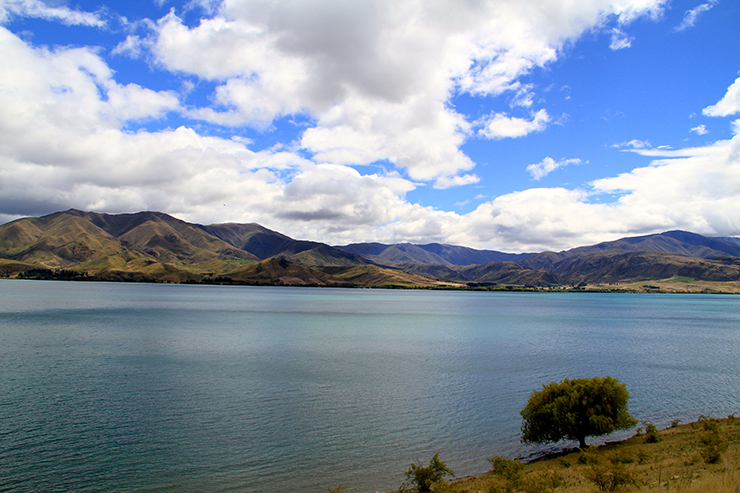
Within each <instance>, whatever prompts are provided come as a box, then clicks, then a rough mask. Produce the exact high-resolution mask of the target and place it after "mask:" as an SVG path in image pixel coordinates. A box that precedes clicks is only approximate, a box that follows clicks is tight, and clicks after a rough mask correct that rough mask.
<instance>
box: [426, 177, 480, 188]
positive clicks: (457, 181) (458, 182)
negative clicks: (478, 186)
mask: <svg viewBox="0 0 740 493" xmlns="http://www.w3.org/2000/svg"><path fill="white" fill-rule="evenodd" d="M479 181H480V178H478V177H477V176H476V175H462V176H460V175H457V176H440V177H439V178H437V179H436V180H435V182H434V188H441V189H444V188H452V187H460V186H463V185H472V184H474V183H478V182H479Z"/></svg>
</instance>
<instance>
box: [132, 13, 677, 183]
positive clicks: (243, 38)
mask: <svg viewBox="0 0 740 493" xmlns="http://www.w3.org/2000/svg"><path fill="white" fill-rule="evenodd" d="M663 3H664V0H639V1H638V0H624V1H620V2H611V1H607V0H594V1H591V2H580V3H579V4H578V5H570V4H568V5H563V4H560V3H558V2H545V1H532V2H520V1H516V0H500V1H497V2H464V3H460V2H454V1H448V0H443V1H440V2H418V1H407V2H400V3H399V2H395V1H391V0H372V1H370V0H364V1H358V2H345V1H340V0H326V1H322V2H277V3H276V2H271V1H268V0H252V1H245V0H228V1H224V2H223V3H221V4H220V6H219V8H218V9H217V14H216V15H214V16H213V17H212V18H209V19H203V20H202V21H201V22H200V24H199V25H197V26H194V27H190V26H187V25H186V24H185V23H184V22H183V21H182V20H181V19H180V18H179V17H178V16H177V15H176V14H175V12H174V11H173V12H171V13H170V14H169V15H167V16H166V17H164V18H163V19H161V20H160V21H159V22H158V23H157V26H156V29H155V32H154V34H153V40H152V42H153V46H152V53H153V54H154V56H155V58H156V60H157V63H159V64H160V65H161V66H162V67H165V68H166V69H168V70H171V71H174V72H182V73H187V74H191V75H194V76H197V77H199V78H203V79H207V80H210V81H214V82H216V83H217V84H218V88H217V89H216V92H215V94H214V100H215V102H216V103H217V107H207V108H195V109H193V110H192V111H191V112H190V113H189V116H190V117H192V118H197V119H202V120H205V121H208V122H212V123H217V124H220V125H230V126H238V125H251V126H256V127H258V128H267V127H269V125H270V123H271V122H272V121H274V120H275V119H277V118H281V117H283V116H286V115H291V114H298V113H301V114H305V115H308V116H309V117H311V118H312V119H313V120H314V121H315V122H316V124H315V125H314V126H312V127H311V128H309V129H308V130H307V131H306V132H305V135H304V136H303V138H302V141H301V144H302V145H303V146H304V147H305V149H307V150H309V151H310V152H312V153H314V154H315V156H314V159H315V161H316V162H322V161H328V162H332V163H337V164H363V163H367V162H372V161H374V160H388V161H390V162H392V163H393V164H395V165H396V166H398V167H399V168H400V169H405V170H406V171H407V172H408V173H409V176H410V177H411V178H412V179H417V180H428V181H434V180H438V179H440V178H441V180H440V181H439V182H438V183H442V182H446V183H453V182H460V183H467V182H468V181H469V178H468V179H462V180H451V179H450V178H449V177H452V176H455V175H458V174H459V175H461V176H464V175H469V176H471V175H470V173H469V171H470V170H471V169H472V168H473V166H474V163H472V162H471V160H470V159H469V158H468V157H467V156H465V155H464V154H463V152H462V151H461V150H460V148H461V146H462V145H463V143H464V142H465V140H466V139H467V138H468V137H469V136H470V128H471V122H467V121H466V120H465V117H464V116H463V115H461V114H459V113H457V112H456V111H455V110H454V108H452V107H451V106H450V105H449V104H446V103H447V102H448V101H449V100H450V98H451V97H452V96H453V95H455V94H459V93H465V92H467V93H470V94H474V95H480V96H487V95H498V94H501V93H503V92H505V91H512V92H514V94H515V98H514V102H515V104H516V105H518V106H524V107H531V105H532V88H531V86H528V85H525V84H522V83H521V82H520V80H519V79H520V78H521V76H523V75H525V74H527V73H528V72H529V71H531V70H532V69H534V68H535V67H543V66H545V65H547V64H548V63H551V62H553V61H554V60H556V59H557V58H558V53H559V52H560V50H561V47H562V46H563V45H564V44H565V43H568V42H569V41H572V40H575V39H577V38H578V37H580V36H581V35H582V34H583V33H585V32H589V31H590V30H593V29H601V28H602V27H605V26H608V25H610V24H612V25H613V24H616V25H618V26H619V29H620V30H623V28H624V27H625V26H627V25H628V24H629V23H630V22H632V21H633V20H634V19H636V18H638V17H640V16H644V15H648V16H654V15H657V13H658V12H660V10H661V9H662V4H663ZM620 32H623V31H620ZM132 46H136V45H133V44H132ZM121 50H124V47H121ZM548 122H549V116H548V115H547V113H546V112H545V111H544V110H540V111H539V112H537V113H536V114H534V116H533V119H532V120H525V119H522V118H515V117H508V116H506V115H494V116H493V117H492V118H491V120H490V122H487V123H488V124H487V125H486V126H485V128H484V129H483V130H482V131H481V132H480V135H483V136H486V137H489V138H507V137H520V136H523V135H526V134H528V133H531V132H535V131H541V130H542V129H544V128H545V126H546V124H547V123H548ZM337 137H339V138H341V139H342V140H341V144H337V139H336V138H337Z"/></svg>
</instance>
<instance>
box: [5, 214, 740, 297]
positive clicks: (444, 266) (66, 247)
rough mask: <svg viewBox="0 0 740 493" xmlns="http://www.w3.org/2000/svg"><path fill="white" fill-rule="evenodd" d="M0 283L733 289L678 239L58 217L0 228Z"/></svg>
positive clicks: (710, 257) (719, 270)
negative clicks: (474, 238) (321, 237)
mask: <svg viewBox="0 0 740 493" xmlns="http://www.w3.org/2000/svg"><path fill="white" fill-rule="evenodd" d="M0 276H2V277H41V278H78V279H79V278H82V279H100V280H129V281H149V282H210V283H236V284H268V285H316V286H458V287H477V286H494V285H495V286H505V285H509V286H548V287H555V286H578V285H580V286H584V285H589V286H591V285H602V286H603V285H607V284H626V283H640V282H643V283H644V282H660V281H677V280H678V281H682V282H684V283H687V282H695V283H696V282H714V283H731V284H733V285H734V284H735V283H737V285H738V286H740V240H739V239H738V238H716V237H705V236H702V235H698V234H695V233H690V232H686V231H668V232H665V233H661V234H652V235H646V236H638V237H629V238H623V239H620V240H617V241H611V242H605V243H599V244H597V245H592V246H583V247H579V248H574V249H571V250H566V251H562V252H539V253H520V254H512V253H504V252H497V251H493V250H477V249H473V248H468V247H463V246H455V245H446V244H439V243H430V244H426V245H414V244H409V243H402V244H392V245H388V244H382V243H356V244H351V245H344V246H331V245H327V244H324V243H319V242H313V241H301V240H295V239H293V238H290V237H288V236H286V235H284V234H281V233H278V232H276V231H272V230H270V229H267V228H265V227H263V226H261V225H259V224H254V223H252V224H235V223H229V224H213V225H205V226H204V225H199V224H192V223H187V222H185V221H182V220H179V219H177V218H174V217H172V216H170V215H167V214H164V213H159V212H139V213H135V214H100V213H95V212H84V211H78V210H68V211H63V212H57V213H54V214H50V215H47V216H43V217H38V218H34V217H28V218H23V219H18V220H16V221H12V222H10V223H7V224H4V225H0Z"/></svg>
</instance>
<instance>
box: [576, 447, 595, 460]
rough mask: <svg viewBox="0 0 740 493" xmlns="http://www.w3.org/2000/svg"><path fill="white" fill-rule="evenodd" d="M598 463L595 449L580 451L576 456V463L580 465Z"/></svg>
mask: <svg viewBox="0 0 740 493" xmlns="http://www.w3.org/2000/svg"><path fill="white" fill-rule="evenodd" d="M600 461H601V460H600V458H599V454H598V452H597V449H596V447H588V448H585V449H581V451H580V452H579V454H578V462H579V463H580V464H598V463H599V462H600Z"/></svg>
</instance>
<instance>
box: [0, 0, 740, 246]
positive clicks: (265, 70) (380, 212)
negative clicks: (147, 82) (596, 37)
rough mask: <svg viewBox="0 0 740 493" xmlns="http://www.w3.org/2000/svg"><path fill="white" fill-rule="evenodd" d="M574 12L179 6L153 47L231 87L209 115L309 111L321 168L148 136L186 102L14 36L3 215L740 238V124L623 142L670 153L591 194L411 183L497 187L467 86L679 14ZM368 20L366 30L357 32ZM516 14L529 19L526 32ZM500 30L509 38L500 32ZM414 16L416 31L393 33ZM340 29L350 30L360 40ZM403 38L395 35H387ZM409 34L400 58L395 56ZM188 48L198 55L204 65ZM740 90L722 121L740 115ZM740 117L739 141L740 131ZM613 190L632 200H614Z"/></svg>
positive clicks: (655, 155) (409, 232)
mask: <svg viewBox="0 0 740 493" xmlns="http://www.w3.org/2000/svg"><path fill="white" fill-rule="evenodd" d="M299 3H300V2H299ZM562 4H563V3H562V2H549V3H542V4H540V3H536V2H521V1H513V0H512V1H504V0H502V1H501V2H500V3H499V4H498V8H499V9H501V11H502V12H503V11H507V9H508V12H513V13H514V14H516V15H514V16H513V17H512V16H511V15H510V16H509V17H505V16H504V13H500V12H499V13H496V12H492V11H491V12H488V14H490V18H485V16H481V15H480V12H479V11H476V10H475V9H476V8H479V9H481V8H483V9H485V8H487V7H486V6H485V5H478V4H462V6H459V5H460V4H457V3H456V4H454V5H453V4H451V3H450V4H448V3H445V2H438V3H435V4H433V5H431V6H430V7H429V8H434V9H441V8H443V7H444V8H447V11H446V13H447V14H449V15H445V16H441V15H439V13H438V12H430V11H424V9H418V5H417V4H416V3H413V2H411V3H408V4H403V5H401V6H400V7H399V10H398V11H393V9H390V7H389V5H391V4H390V3H389V4H384V3H382V2H380V3H379V7H378V8H379V9H380V10H375V7H373V6H372V5H371V4H369V3H368V4H358V6H356V7H355V6H354V5H353V3H352V2H346V3H344V4H343V5H342V6H341V7H342V8H344V9H345V10H341V9H340V10H339V11H338V12H337V13H336V14H335V17H334V18H331V16H330V18H325V16H327V15H329V13H331V12H328V11H322V10H321V9H319V10H318V11H316V12H306V11H305V5H303V6H301V5H298V3H296V4H285V3H283V4H279V3H267V2H260V1H257V2H251V3H249V4H246V3H242V2H238V1H236V0H234V1H230V2H228V3H226V4H224V6H223V7H222V8H221V10H219V15H218V16H216V18H214V19H212V20H206V21H204V22H203V23H202V24H201V26H200V27H197V28H189V27H186V26H184V25H183V24H182V23H181V22H180V21H179V20H178V19H177V18H175V17H174V16H173V15H170V16H168V17H166V18H165V19H163V20H162V21H161V22H160V24H159V33H158V37H157V38H156V39H154V40H152V41H154V42H156V50H161V51H156V54H157V56H158V60H159V63H160V64H162V65H163V66H166V67H168V68H170V69H172V70H173V71H182V72H186V73H189V74H194V75H196V76H198V77H200V78H202V79H209V80H212V81H215V82H216V83H217V84H218V87H219V89H218V90H217V91H216V93H215V94H214V97H215V98H216V101H217V103H218V104H217V105H216V106H214V107H210V108H200V109H199V111H200V112H201V113H200V114H201V117H202V118H204V119H209V118H210V119H214V120H215V119H218V118H221V119H223V120H224V121H226V120H228V121H231V122H232V124H243V123H249V124H266V122H267V123H269V122H270V121H271V119H273V118H275V117H276V115H277V116H279V115H286V114H292V113H305V114H307V115H309V116H310V117H311V120H310V122H311V123H310V125H311V126H310V127H309V128H308V129H307V130H306V132H305V133H304V134H303V135H302V136H301V137H300V142H299V143H298V144H297V145H298V146H300V147H301V148H300V149H299V150H300V151H302V152H303V151H308V152H309V153H311V155H310V158H311V159H307V158H305V157H303V156H302V155H301V154H297V153H293V152H290V151H289V150H285V149H283V150H281V151H280V152H278V151H276V150H265V151H262V152H254V151H252V150H250V149H249V148H248V146H249V145H250V143H249V141H248V140H244V141H240V140H238V139H233V140H227V139H220V138H216V137H207V136H203V135H200V134H199V133H198V132H197V131H196V130H194V129H193V128H187V127H179V128H176V129H165V130H161V131H157V132H149V131H146V130H145V129H143V128H140V129H138V130H137V127H136V122H137V121H140V120H142V119H151V118H158V117H160V116H161V115H163V114H165V113H166V112H168V111H183V110H182V108H181V107H180V105H179V102H178V98H177V96H176V95H175V94H173V93H171V92H166V91H153V90H151V89H148V88H145V87H142V86H139V85H135V84H120V83H118V82H117V81H116V79H115V74H114V73H113V72H112V70H111V69H110V67H108V66H107V65H106V63H105V62H104V61H103V60H102V58H101V57H100V56H99V54H97V53H96V52H95V51H93V50H89V49H85V48H74V49H57V50H54V51H50V50H45V49H31V48H30V47H29V46H28V45H26V44H25V43H24V42H22V41H21V40H20V39H18V37H16V36H14V35H13V34H12V33H10V32H9V31H7V30H5V29H2V28H0V66H2V67H3V69H2V70H0V213H2V214H3V215H2V216H0V217H13V216H14V215H16V214H24V215H26V214H29V213H45V212H51V211H54V210H61V209H66V208H69V207H76V208H81V209H89V210H98V211H102V212H124V211H137V210H145V209H154V210H162V211H165V212H168V213H171V214H174V215H176V216H177V217H181V218H183V219H185V220H189V221H194V222H201V223H210V222H223V221H236V222H252V221H254V222H260V223H262V224H264V225H265V226H267V227H270V228H273V229H276V230H278V231H281V232H284V233H286V234H289V235H291V236H294V237H296V238H304V239H315V240H320V241H326V242H329V243H348V242H352V241H384V242H397V241H414V242H429V241H444V242H448V243H457V244H463V245H469V246H474V247H480V248H494V249H499V250H506V251H538V250H543V249H562V248H568V247H572V246H577V245H583V244H589V243H595V242H598V241H604V240H608V239H615V238H616V237H619V236H627V235H630V234H641V233H648V232H657V231H663V230H666V229H675V228H680V229H689V230H692V231H696V232H699V233H705V234H721V235H737V234H739V233H740V224H738V219H737V218H739V217H740V200H738V199H737V198H738V197H739V196H740V189H738V187H740V158H739V157H738V156H740V137H738V136H737V135H736V136H735V137H734V138H733V139H731V140H727V141H720V142H717V143H715V144H713V145H711V146H705V147H697V148H688V149H675V150H671V149H661V148H653V147H652V146H651V145H650V144H649V143H648V142H646V141H641V140H633V141H631V142H627V143H623V144H620V145H619V147H621V148H624V149H630V150H631V151H632V152H635V153H637V154H639V155H641V156H645V157H648V158H651V159H652V163H651V164H650V165H648V166H643V167H638V168H636V169H634V170H632V171H631V172H629V173H625V174H622V175H619V176H613V177H608V178H604V179H601V180H596V181H594V182H593V183H592V184H591V185H590V186H589V187H587V188H584V189H576V190H568V189H565V188H536V189H531V190H524V191H521V192H515V193H510V194H505V195H501V196H499V197H494V198H492V199H486V202H483V203H481V204H480V205H479V206H478V207H477V208H476V209H475V210H474V211H472V212H470V213H467V214H457V213H455V212H449V211H442V210H436V209H434V208H431V207H423V206H421V205H419V204H414V203H410V202H409V199H408V198H407V194H408V193H409V192H410V191H411V190H413V189H414V188H415V187H417V186H419V185H418V183H415V182H413V181H411V180H416V181H417V182H418V181H421V180H423V181H425V182H427V183H433V184H434V186H437V187H442V188H443V187H448V186H460V185H467V184H472V183H475V182H476V181H477V179H478V178H477V176H476V175H475V174H474V172H473V168H474V163H473V162H472V161H471V160H470V159H469V158H468V157H467V156H466V155H465V154H464V153H463V152H462V151H461V150H460V148H461V146H462V145H463V143H464V142H465V139H466V138H469V137H470V135H472V134H473V132H474V130H473V129H477V127H476V123H474V122H467V121H466V120H465V118H464V117H462V115H460V114H458V113H457V112H455V110H454V109H452V108H450V107H449V105H448V104H446V103H447V101H448V98H449V95H450V94H451V93H454V92H455V91H457V90H460V89H462V90H467V91H470V92H472V93H480V94H484V93H495V92H496V91H502V90H508V89H507V88H509V89H511V90H514V91H520V90H522V87H523V86H522V85H521V84H520V83H519V82H518V79H517V77H518V75H517V74H522V73H524V72H526V71H527V70H530V69H531V67H534V66H539V65H540V64H546V63H548V60H552V56H555V57H556V56H557V54H558V51H557V48H558V47H559V46H560V45H561V44H562V43H564V42H565V40H567V39H571V38H573V37H577V36H578V35H579V33H583V32H586V31H588V30H590V29H592V28H594V27H595V26H597V27H599V28H600V27H603V26H611V25H612V24H613V23H614V22H615V21H614V20H611V21H610V20H609V19H611V18H612V17H614V16H616V17H617V19H618V20H617V21H616V22H617V24H618V26H619V27H620V29H623V28H624V26H625V25H626V24H625V23H626V22H628V21H629V20H631V19H633V18H636V17H635V16H638V15H645V14H646V13H651V12H654V11H655V9H657V8H658V7H659V6H660V3H659V2H649V1H647V0H645V1H643V2H642V3H639V2H629V1H627V0H622V1H620V2H614V1H611V0H609V1H607V0H603V1H600V0H594V1H592V2H583V4H581V3H578V8H575V7H571V8H570V9H565V8H563V7H562ZM4 5H6V4H4ZM332 5H333V4H332V2H331V1H329V0H327V2H326V3H325V4H323V6H324V7H326V8H327V9H328V7H329V6H332ZM394 5H395V4H394ZM299 7H301V8H303V9H304V10H300V9H299ZM371 7H372V8H371ZM354 8H358V9H360V10H357V11H355V10H353V9H354ZM363 8H364V9H365V10H362V9H363ZM384 8H389V9H390V11H388V10H384ZM240 9H242V10H244V11H243V12H242V11H240ZM253 9H256V10H253ZM276 9H277V10H276ZM281 9H287V10H288V12H285V11H283V10H281ZM290 9H299V10H300V11H296V12H293V11H291V10H290ZM347 9H349V10H347ZM368 9H369V10H368ZM329 11H331V9H329ZM327 12H328V13H327ZM525 13H527V14H528V15H524V14H525ZM409 14H412V16H411V17H408V15H409ZM393 15H397V16H398V18H395V17H393ZM507 15H509V14H507ZM388 16H390V18H389V17H388ZM478 17H483V18H485V19H484V20H480V19H478ZM365 18H367V20H368V23H367V25H364V24H363V25H358V22H359V19H365ZM504 18H506V19H510V20H511V19H513V20H514V21H516V22H514V21H510V24H511V25H507V24H506V23H505V22H503V19H504ZM403 19H406V20H409V19H410V20H411V21H413V22H407V23H404V22H401V21H402V20H403ZM491 19H493V20H491ZM489 21H490V22H489ZM494 21H496V22H498V24H496V26H498V27H500V28H501V30H499V31H496V30H489V28H490V27H491V26H494V24H495V22H494ZM545 21H547V22H545ZM393 22H396V24H393ZM610 22H611V24H610ZM313 23H317V24H315V25H314V24H313ZM438 24H439V25H438ZM398 25H402V27H403V29H402V30H401V32H391V33H388V32H387V31H388V30H390V31H393V30H394V29H396V27H397V26H398ZM333 26H337V27H342V26H344V27H343V29H344V30H345V31H343V32H342V33H344V34H342V33H338V32H332V31H331V29H329V28H331V27H333ZM355 28H356V29H358V30H359V31H360V32H358V33H355V32H354V30H355ZM340 34H341V36H340ZM386 34H392V35H391V36H389V39H388V40H386V39H381V38H385V35H386ZM525 35H526V36H525ZM332 36H339V37H340V41H343V43H340V42H338V41H337V39H335V38H332ZM527 36H529V37H527ZM520 40H525V41H531V42H532V44H531V45H530V44H527V43H523V44H522V43H519V41H520ZM384 43H385V44H384ZM134 45H135V42H134V41H132V42H131V46H134ZM394 45H398V46H399V47H400V48H401V49H400V51H394V50H390V49H389V48H388V47H389V46H394ZM131 49H132V48H131ZM187 49H191V50H194V52H193V53H190V54H189V56H191V58H190V59H189V58H188V52H187ZM548 49H553V50H554V51H553V52H550V51H548ZM229 50H232V51H231V52H230V51H229ZM261 50H262V51H261ZM517 50H518V51H517ZM125 51H126V50H124V49H123V48H121V50H120V52H121V53H124V52H125ZM412 53H415V55H414V56H412ZM461 54H462V55H463V56H461ZM363 57H365V58H364V59H366V60H368V66H367V67H362V66H361V65H363V63H361V60H363ZM394 57H396V58H394ZM527 57H529V58H527ZM272 58H274V60H272ZM460 60H462V62H461V61H460ZM273 61H274V62H275V63H272V62H273ZM293 62H295V63H296V65H292V63H293ZM404 66H405V67H407V70H402V71H400V70H399V71H397V70H396V69H397V68H398V67H404ZM323 71H325V73H324V72H323ZM522 71H524V72H522ZM407 72H413V73H411V74H407ZM268 81H269V83H268ZM323 84H326V86H324V85H323ZM738 84H739V83H738V82H737V81H735V84H733V85H732V86H731V87H730V88H729V89H728V91H727V95H726V96H725V97H724V98H723V99H722V100H721V101H720V102H718V103H717V105H714V106H710V107H708V108H707V109H705V114H707V115H710V116H728V115H732V114H735V113H737V112H738V109H740V103H738V101H737V94H738V92H740V89H737V88H736V86H737V85H738ZM523 90H525V91H527V90H529V89H526V88H524V89H523ZM517 94H519V93H518V92H517ZM549 121H550V116H549V115H548V113H547V112H546V111H545V110H540V111H539V112H537V113H534V114H532V116H531V117H530V119H524V118H517V117H513V116H509V115H503V114H495V115H492V117H491V118H490V119H489V120H487V121H485V122H484V123H483V124H479V125H484V127H483V128H481V129H479V131H480V132H481V134H482V135H484V136H486V137H489V138H502V137H509V138H514V137H519V136H523V135H527V134H528V133H531V132H536V131H541V130H543V129H545V128H546V126H547V124H548V123H549ZM733 128H734V131H735V133H736V134H737V133H738V132H740V123H735V124H734V126H733ZM381 159H389V160H390V161H391V162H392V163H394V164H395V165H396V166H397V168H398V170H391V171H388V172H378V173H377V174H370V175H362V174H361V173H360V172H359V171H357V170H356V169H354V168H352V167H351V165H352V164H362V163H365V164H367V163H372V162H373V161H376V160H381ZM575 163H576V160H564V161H560V162H556V161H554V160H552V162H550V161H548V160H547V159H545V160H543V161H542V162H541V163H538V164H534V165H530V167H531V169H530V173H532V174H533V176H535V175H542V176H544V175H543V173H547V172H550V171H552V170H554V169H557V168H558V167H562V166H565V165H566V164H575ZM401 173H403V174H401ZM406 175H408V178H406ZM614 196H617V197H619V198H618V200H616V201H614V202H611V203H606V202H607V201H609V200H612V198H613V197H614ZM482 198H483V197H480V196H479V197H476V199H482ZM600 200H603V201H604V202H605V203H599V201H600ZM327 218H328V219H330V220H326V219H327Z"/></svg>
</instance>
